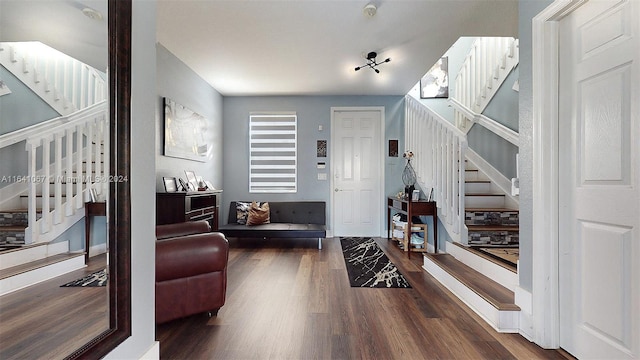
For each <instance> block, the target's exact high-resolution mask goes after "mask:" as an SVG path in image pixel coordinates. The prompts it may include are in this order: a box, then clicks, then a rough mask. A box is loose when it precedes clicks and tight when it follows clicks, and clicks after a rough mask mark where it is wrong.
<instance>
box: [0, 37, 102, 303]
mask: <svg viewBox="0 0 640 360" xmlns="http://www.w3.org/2000/svg"><path fill="white" fill-rule="evenodd" d="M31 45H33V46H34V48H30V46H31ZM43 46H44V45H42V44H39V43H0V63H1V64H2V66H4V67H5V68H7V69H8V70H9V71H11V72H12V73H13V74H14V75H15V76H16V77H17V78H18V79H20V80H21V81H23V82H24V84H25V86H28V87H29V88H30V89H32V90H33V91H34V92H35V93H36V94H38V95H39V96H40V97H41V98H42V99H43V100H44V101H45V102H47V103H48V104H49V105H50V106H51V107H52V108H54V109H55V110H56V111H58V112H59V113H60V114H62V116H60V117H58V118H55V119H51V120H48V121H44V122H41V123H38V124H35V125H32V126H29V127H26V128H23V129H20V130H17V131H14V132H12V133H9V134H3V135H0V149H4V148H7V147H8V146H11V145H14V144H20V143H24V144H25V151H26V154H27V156H26V158H27V159H28V164H27V173H26V174H19V175H12V176H11V177H10V179H9V180H10V181H8V182H10V184H9V185H7V186H4V187H3V188H0V295H2V294H6V293H8V292H12V291H15V290H18V289H20V288H23V287H26V286H29V285H31V284H34V283H37V282H40V281H44V280H47V279H49V278H52V277H55V276H59V275H61V274H64V273H66V272H69V271H72V270H75V269H77V268H80V267H83V266H85V265H84V257H83V255H84V253H83V252H75V253H70V252H69V241H67V240H66V239H61V238H60V235H61V234H63V233H64V232H65V231H66V230H68V229H69V228H70V227H71V226H73V225H74V224H75V223H77V222H78V221H79V220H81V219H83V218H84V215H85V212H84V203H85V202H86V201H90V199H91V197H92V195H91V194H92V193H94V194H96V195H98V196H100V197H101V198H105V197H106V193H107V191H108V182H106V181H101V179H104V178H105V174H108V173H109V171H108V163H109V162H108V158H107V157H106V154H108V144H109V131H108V116H107V103H106V100H105V96H106V91H105V90H106V84H105V81H104V79H103V78H102V76H101V75H100V74H99V73H98V72H97V71H95V70H93V69H91V68H89V67H88V66H87V65H85V64H82V63H79V62H78V61H77V60H75V59H71V58H69V57H68V56H66V55H64V54H60V53H58V52H56V51H55V50H53V49H44V50H43V49H42V47H43ZM42 54H46V55H47V56H45V57H44V58H43V57H42ZM12 95H13V94H10V95H7V96H12ZM78 109H79V110H78ZM76 241H78V239H76ZM80 242H83V241H80Z"/></svg>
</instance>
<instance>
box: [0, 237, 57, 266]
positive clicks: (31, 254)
mask: <svg viewBox="0 0 640 360" xmlns="http://www.w3.org/2000/svg"><path fill="white" fill-rule="evenodd" d="M67 251H69V242H68V241H61V242H57V243H52V244H47V245H41V246H33V247H27V248H25V249H21V250H17V251H11V252H6V253H2V254H0V270H4V269H8V268H10V267H13V266H18V265H22V264H26V263H28V262H31V261H36V260H40V259H44V258H46V257H47V256H53V255H57V254H62V253H65V252H67Z"/></svg>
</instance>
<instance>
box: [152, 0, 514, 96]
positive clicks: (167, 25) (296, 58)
mask: <svg viewBox="0 0 640 360" xmlns="http://www.w3.org/2000/svg"><path fill="white" fill-rule="evenodd" d="M369 2H370V1H367V0H362V1H361V0H358V1H355V0H324V1H319V0H279V1H274V0H254V1H237V0H236V1H230V0H227V1H222V0H210V1H202V0H201V1H193V0H160V1H159V2H158V9H157V19H158V23H157V39H158V42H159V43H161V44H162V45H163V46H164V47H165V48H167V49H168V50H169V51H170V52H171V53H173V54H174V55H175V56H176V57H178V58H179V59H180V60H182V61H183V62H184V63H185V64H186V65H187V66H189V67H190V68H191V69H193V70H194V71H195V72H196V73H197V74H198V75H199V76H201V77H202V78H203V79H205V80H206V81H207V82H208V83H210V84H211V85H212V86H213V87H214V88H215V89H216V90H218V91H219V92H220V93H222V94H223V95H226V96H231V95H292V94H295V95H405V94H406V93H407V92H409V90H410V89H411V88H412V87H413V86H414V85H415V84H416V83H417V82H418V81H419V79H420V78H421V77H422V75H424V74H425V73H426V72H427V71H428V70H429V69H430V68H431V66H432V65H433V64H434V63H435V62H436V61H437V60H438V58H440V56H442V55H443V54H444V53H445V52H446V51H447V49H448V48H449V47H450V46H451V45H452V44H453V43H454V42H455V41H456V40H457V39H458V38H459V37H461V36H513V37H517V29H518V2H517V1H515V0H440V1H435V0H373V1H371V2H372V3H374V4H375V5H376V6H377V14H376V15H375V16H374V17H372V18H368V17H366V16H365V15H364V13H363V8H364V7H365V5H367V4H368V3H369ZM370 51H376V52H377V53H378V60H379V61H380V60H384V59H386V58H387V57H390V58H391V62H389V63H385V64H382V65H380V67H379V69H380V73H379V74H376V73H375V72H373V71H372V70H371V69H369V68H365V69H362V70H360V71H358V72H356V71H355V70H354V68H355V67H356V66H359V65H363V64H365V63H366V54H367V53H368V52H370Z"/></svg>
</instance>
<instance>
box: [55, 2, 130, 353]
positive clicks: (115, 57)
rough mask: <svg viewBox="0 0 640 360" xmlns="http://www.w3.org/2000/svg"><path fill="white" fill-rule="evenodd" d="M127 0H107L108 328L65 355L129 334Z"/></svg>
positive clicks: (101, 347)
mask: <svg viewBox="0 0 640 360" xmlns="http://www.w3.org/2000/svg"><path fill="white" fill-rule="evenodd" d="M131 7H132V0H108V16H107V21H108V37H109V38H108V42H109V69H108V74H109V76H108V77H109V139H110V140H109V141H110V146H109V149H110V157H109V168H110V175H111V176H110V178H111V179H123V180H124V181H111V182H110V183H109V201H108V203H107V209H108V210H107V211H108V215H109V217H108V220H109V223H108V225H107V226H108V229H109V238H108V244H109V250H108V251H109V257H108V262H109V264H108V266H109V309H108V312H109V329H108V330H106V331H105V332H103V333H102V334H100V335H98V336H97V337H95V338H94V339H92V340H91V341H89V342H88V343H86V344H84V345H83V346H81V347H80V348H79V349H78V350H76V351H74V352H73V353H71V354H70V355H69V356H68V357H67V359H88V358H102V357H104V356H105V355H107V354H108V353H109V352H110V351H111V350H113V349H114V348H115V347H116V346H118V345H119V344H120V343H122V342H123V341H124V340H125V339H127V338H128V337H130V336H131V223H130V219H131V191H130V186H129V179H130V178H131V177H130V175H131V174H130V165H129V161H130V157H131V153H130V148H131V147H130V144H131V135H130V131H131V126H130V125H131V16H132V8H131Z"/></svg>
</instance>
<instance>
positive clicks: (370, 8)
mask: <svg viewBox="0 0 640 360" xmlns="http://www.w3.org/2000/svg"><path fill="white" fill-rule="evenodd" d="M362 12H364V16H366V17H368V18H372V17H373V16H374V15H375V14H376V12H378V7H377V6H376V5H375V4H374V3H368V4H367V5H366V6H365V7H364V9H362Z"/></svg>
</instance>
